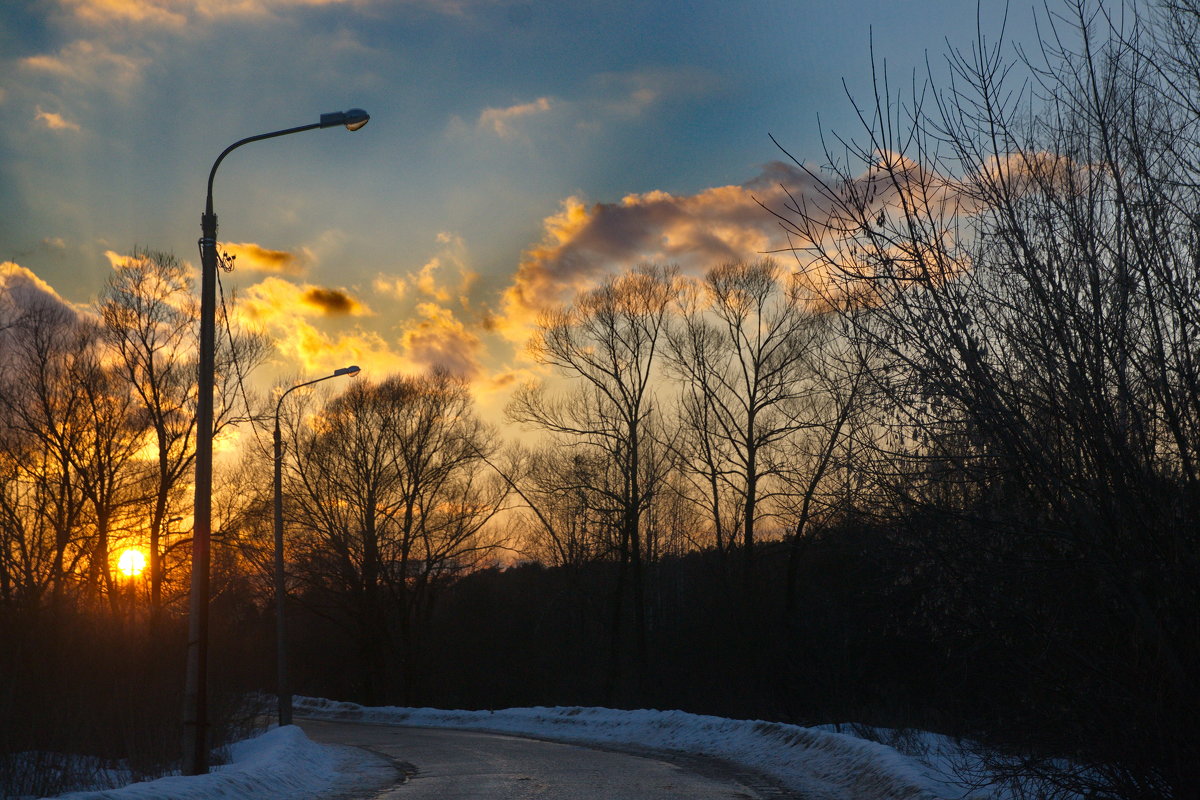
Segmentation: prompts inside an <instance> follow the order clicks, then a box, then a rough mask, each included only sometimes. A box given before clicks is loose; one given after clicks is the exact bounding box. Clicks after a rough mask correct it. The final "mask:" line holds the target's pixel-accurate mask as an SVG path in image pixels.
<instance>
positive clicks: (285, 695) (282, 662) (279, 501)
mask: <svg viewBox="0 0 1200 800" xmlns="http://www.w3.org/2000/svg"><path fill="white" fill-rule="evenodd" d="M358 373H359V368H358V367H357V366H350V367H342V368H341V369H337V370H334V371H333V374H332V375H326V376H324V377H322V378H317V379H316V380H312V381H306V382H304V383H298V384H296V385H295V386H293V387H292V388H290V389H288V390H287V391H286V392H284V393H283V394H281V395H280V396H279V401H278V402H277V403H275V657H276V669H277V671H278V672H277V677H278V689H277V691H278V696H279V724H280V726H283V725H291V724H292V690H291V688H290V687H289V686H288V669H287V617H286V615H285V608H284V602H285V599H286V598H287V584H286V576H285V575H284V572H283V437H282V436H280V434H279V411H280V409H281V408H283V398H285V397H287V396H288V395H289V394H291V393H292V392H294V391H296V390H297V389H300V388H302V387H305V386H312V385H313V384H314V383H320V382H321V381H327V380H329V379H330V378H338V377H341V376H342V375H350V376H354V375H357V374H358Z"/></svg>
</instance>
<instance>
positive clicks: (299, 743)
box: [58, 725, 380, 800]
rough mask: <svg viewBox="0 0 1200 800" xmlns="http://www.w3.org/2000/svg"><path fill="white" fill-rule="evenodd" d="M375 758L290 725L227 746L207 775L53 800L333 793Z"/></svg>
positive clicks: (288, 799) (284, 797)
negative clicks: (226, 759)
mask: <svg viewBox="0 0 1200 800" xmlns="http://www.w3.org/2000/svg"><path fill="white" fill-rule="evenodd" d="M379 760H380V759H379V758H378V757H376V756H371V755H369V754H368V753H366V752H364V751H362V750H358V749H357V748H353V747H333V746H327V745H319V744H316V743H314V742H312V741H311V740H309V738H308V737H307V736H305V735H304V731H302V730H300V729H299V728H298V727H296V726H295V725H287V726H284V727H282V728H273V729H271V730H269V731H267V732H266V733H264V734H262V735H261V736H257V737H255V738H253V739H247V740H245V741H241V742H237V743H236V744H234V745H233V746H232V747H231V748H230V763H228V764H222V765H220V766H216V767H213V768H212V770H211V771H210V772H209V774H207V775H196V776H191V777H185V776H182V775H173V776H169V777H166V778H159V779H158V780H154V781H145V782H143V783H131V784H129V785H128V786H123V787H121V788H120V789H108V790H104V791H94V792H71V793H69V794H63V795H59V796H58V797H59V800H210V798H245V800H257V798H262V800H268V798H270V800H302V799H305V798H313V797H318V796H320V795H321V794H325V793H329V794H335V793H338V792H341V791H344V790H345V789H346V788H348V787H351V786H353V785H354V784H356V783H361V779H360V778H359V777H358V776H361V775H363V774H364V773H367V774H369V773H378V766H379Z"/></svg>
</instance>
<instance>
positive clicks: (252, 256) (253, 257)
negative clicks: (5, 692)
mask: <svg viewBox="0 0 1200 800" xmlns="http://www.w3.org/2000/svg"><path fill="white" fill-rule="evenodd" d="M221 249H222V250H224V251H225V252H226V253H228V254H229V255H231V256H233V258H234V259H235V263H234V266H235V267H237V268H239V269H250V270H254V271H255V272H276V273H280V274H283V275H302V274H304V272H305V271H306V269H307V268H308V265H309V264H310V263H311V262H312V261H313V254H312V251H310V250H308V249H307V248H303V249H301V251H300V252H299V253H292V252H288V251H287V250H271V249H269V248H266V247H263V246H262V245H258V244H255V243H253V242H240V243H239V242H222V243H221Z"/></svg>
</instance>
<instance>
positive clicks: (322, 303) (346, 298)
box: [300, 286, 363, 316]
mask: <svg viewBox="0 0 1200 800" xmlns="http://www.w3.org/2000/svg"><path fill="white" fill-rule="evenodd" d="M300 300H301V302H303V303H306V304H308V305H309V306H311V307H313V308H316V309H318V310H320V311H321V313H323V314H327V315H329V316H335V315H340V314H356V315H357V314H361V313H362V308H363V306H362V305H361V304H360V303H359V302H358V301H357V300H355V299H354V298H353V297H351V296H350V295H348V294H346V293H345V292H344V291H342V290H341V289H322V288H321V287H319V286H313V287H311V288H309V289H307V290H305V292H304V294H303V295H301V297H300Z"/></svg>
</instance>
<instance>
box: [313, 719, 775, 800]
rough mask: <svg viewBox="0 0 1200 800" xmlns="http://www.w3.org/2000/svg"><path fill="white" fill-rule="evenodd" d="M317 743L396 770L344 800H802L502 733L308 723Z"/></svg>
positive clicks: (731, 769)
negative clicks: (361, 753) (371, 757)
mask: <svg viewBox="0 0 1200 800" xmlns="http://www.w3.org/2000/svg"><path fill="white" fill-rule="evenodd" d="M297 724H298V725H299V726H300V727H301V728H302V729H303V730H304V732H305V733H306V734H307V735H308V737H309V738H310V739H312V740H313V741H315V742H322V743H324V744H338V745H349V746H352V747H359V748H362V749H365V750H368V751H369V752H371V753H374V754H375V755H378V756H381V757H382V758H383V759H386V761H387V762H390V764H391V769H390V770H389V769H385V768H382V764H381V770H380V771H379V773H378V774H376V775H374V776H370V777H371V778H372V779H373V781H372V782H373V783H375V784H376V785H377V787H378V788H377V789H375V790H374V791H368V792H366V793H364V794H358V795H343V798H344V800H351V798H356V799H357V800H428V799H435V800H476V799H478V800H485V799H486V800H526V799H527V798H537V800H605V799H606V798H613V799H614V800H615V799H616V798H620V800H665V799H666V798H691V799H692V800H717V799H718V798H720V800H732V799H733V798H740V799H741V800H758V799H760V798H762V799H764V800H765V799H766V798H772V799H774V798H798V795H795V794H792V793H789V792H787V791H786V790H783V789H781V788H780V787H778V786H777V785H775V784H773V783H772V782H771V781H770V779H768V778H766V777H764V776H761V775H756V774H754V773H753V772H752V771H750V770H743V769H741V768H739V767H736V766H734V765H730V764H726V763H724V762H719V761H714V760H711V759H702V758H699V757H688V756H678V757H676V756H671V755H663V754H647V753H642V754H633V753H625V752H615V751H612V750H598V749H594V748H590V747H582V746H578V745H570V744H561V743H557V742H546V741H541V740H538V739H525V738H521V737H517V736H506V735H502V734H490V733H479V732H476V731H457V730H447V729H444V728H406V727H402V726H391V725H368V724H362V723H352V722H331V721H318V720H308V719H303V720H298V721H297Z"/></svg>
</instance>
